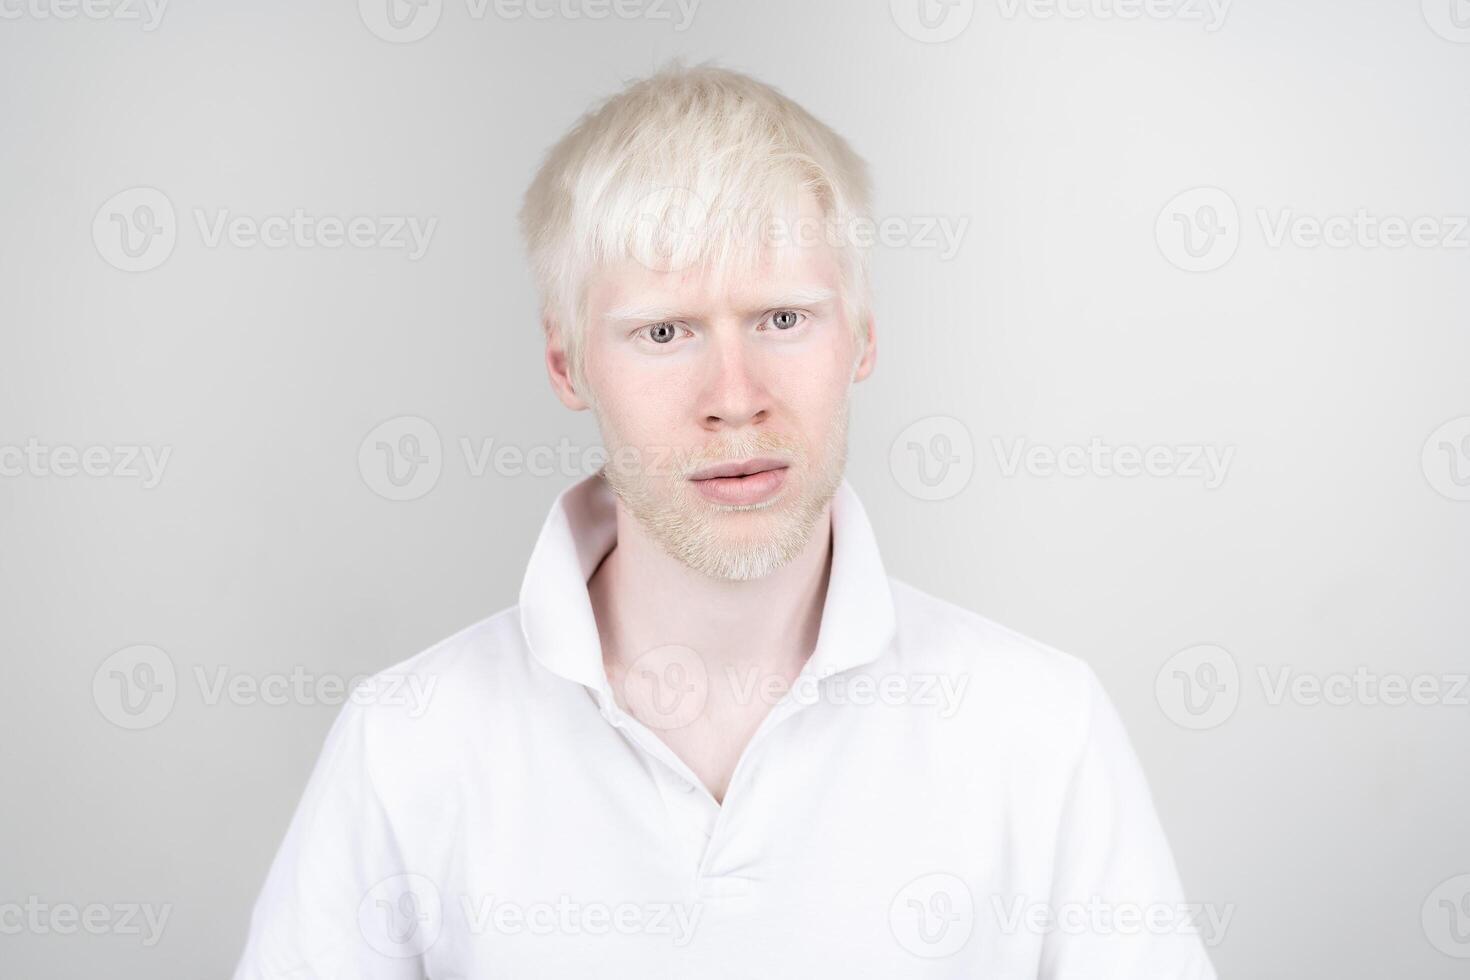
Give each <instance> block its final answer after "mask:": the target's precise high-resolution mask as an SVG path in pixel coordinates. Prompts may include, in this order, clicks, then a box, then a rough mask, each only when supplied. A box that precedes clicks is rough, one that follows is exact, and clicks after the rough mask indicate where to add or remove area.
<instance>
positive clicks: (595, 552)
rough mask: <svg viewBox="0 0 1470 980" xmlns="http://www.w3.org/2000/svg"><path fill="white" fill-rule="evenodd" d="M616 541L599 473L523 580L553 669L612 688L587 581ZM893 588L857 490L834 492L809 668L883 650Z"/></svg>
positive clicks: (529, 631) (577, 490) (891, 624)
mask: <svg viewBox="0 0 1470 980" xmlns="http://www.w3.org/2000/svg"><path fill="white" fill-rule="evenodd" d="M616 540H617V505H616V498H615V497H614V495H613V492H612V490H611V488H609V487H608V485H607V483H606V481H604V480H603V479H602V475H601V474H600V473H595V474H593V475H592V476H589V477H587V478H585V479H583V480H581V481H579V482H577V483H575V484H573V485H572V486H570V487H568V488H567V489H565V490H563V491H562V492H561V493H560V494H559V495H558V496H557V498H556V501H555V502H554V503H553V504H552V505H551V512H550V514H548V515H547V517H546V522H545V524H543V525H542V527H541V534H540V536H539V537H538V538H537V539H536V546H535V548H534V549H533V550H532V552H531V559H530V561H529V563H528V564H527V566H526V575H525V578H524V579H523V580H522V582H521V593H520V621H521V631H522V633H523V634H524V635H525V638H526V644H527V645H528V646H529V647H530V650H531V654H532V656H534V657H535V658H536V659H537V660H538V661H539V662H540V663H541V665H542V666H544V667H545V668H546V669H547V670H549V671H551V672H552V673H554V674H557V675H559V676H561V677H565V678H566V679H568V680H571V681H576V682H577V683H579V684H583V685H586V686H587V687H589V688H591V689H592V690H594V691H597V692H599V693H606V691H607V675H606V673H605V672H604V671H603V667H602V643H601V640H600V638H599V636H598V632H597V620H596V618H595V617H594V615H593V612H592V602H591V600H590V599H589V598H588V595H587V580H588V579H589V578H591V577H592V573H593V572H594V571H595V570H596V569H597V566H598V564H599V563H601V561H602V559H603V558H604V557H606V555H607V553H608V552H609V551H611V550H612V547H613V544H614V543H615V542H616ZM895 622H896V621H895V616H894V608H893V595H892V592H891V591H890V589H889V585H888V575H887V573H886V571H885V570H884V568H883V560H882V556H881V555H880V554H879V551H878V541H877V539H876V538H875V537H874V535H873V527H872V525H871V524H870V523H868V515H867V513H866V512H865V511H864V510H863V505H862V503H861V502H860V501H859V500H858V496H857V492H856V491H855V490H853V488H852V485H851V484H850V483H848V481H847V480H846V479H843V480H842V482H841V484H840V485H839V486H838V488H837V492H836V494H835V495H834V496H833V498H832V568H831V574H830V576H829V577H828V581H827V595H826V599H825V600H824V602H823V605H822V623H821V627H820V629H819V630H818V633H817V647H816V650H815V651H813V653H812V656H811V658H810V660H809V661H808V663H807V665H806V668H805V672H807V673H811V674H813V675H815V676H816V677H819V678H821V677H827V676H829V675H830V674H835V673H837V672H838V671H841V670H847V669H849V668H852V667H858V666H861V665H863V664H866V663H870V662H872V661H873V660H875V659H877V658H878V657H879V656H880V655H881V654H882V653H883V651H884V650H885V649H887V647H888V645H889V643H890V642H891V640H892V638H893V635H894V632H895Z"/></svg>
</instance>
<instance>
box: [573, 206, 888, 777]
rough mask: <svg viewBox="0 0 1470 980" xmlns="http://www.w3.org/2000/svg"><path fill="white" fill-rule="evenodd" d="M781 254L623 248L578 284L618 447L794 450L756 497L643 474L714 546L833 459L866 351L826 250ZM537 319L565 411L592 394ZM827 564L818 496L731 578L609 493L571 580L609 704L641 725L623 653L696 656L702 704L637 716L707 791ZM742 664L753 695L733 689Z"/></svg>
mask: <svg viewBox="0 0 1470 980" xmlns="http://www.w3.org/2000/svg"><path fill="white" fill-rule="evenodd" d="M811 206H812V205H811V202H804V209H805V208H808V207H811ZM783 256H784V257H785V258H787V259H790V261H786V262H774V261H773V262H769V263H763V264H762V269H761V271H759V272H758V273H757V274H756V275H755V276H754V277H751V278H742V279H739V280H738V281H737V280H736V279H735V278H734V277H727V276H722V275H719V274H718V273H714V274H711V273H709V272H708V271H707V270H686V271H680V272H663V271H654V270H651V269H648V268H645V267H643V266H641V265H638V264H636V263H631V262H630V263H624V264H621V265H618V266H615V267H610V268H604V269H601V270H599V271H598V272H597V273H596V274H594V275H593V277H592V278H591V279H590V280H589V281H588V283H587V324H586V332H585V334H584V339H583V348H582V350H583V352H584V362H583V363H584V384H585V385H586V386H587V387H590V388H591V389H592V392H591V394H592V395H593V399H592V401H593V402H595V407H596V410H597V413H598V416H599V424H600V425H601V426H602V427H603V429H604V433H605V434H606V433H608V432H615V433H616V434H617V438H618V440H619V441H620V442H621V443H622V444H624V445H631V446H640V447H641V446H660V447H672V448H673V449H674V451H675V453H676V454H677V453H679V452H687V453H690V454H694V455H695V456H697V458H698V459H699V460H700V461H701V462H724V461H734V460H740V459H742V457H740V456H734V457H731V456H727V455H723V453H722V450H723V447H727V446H737V445H741V444H744V445H750V444H751V443H750V442H749V440H751V439H760V438H772V439H775V440H777V441H775V442H772V443H771V444H772V445H777V444H795V445H797V446H799V447H802V451H801V452H800V453H799V454H798V458H797V459H796V460H795V461H793V464H792V465H791V466H790V467H789V469H788V470H787V476H786V481H785V484H784V486H783V487H782V489H781V491H780V493H779V494H778V496H777V498H776V499H775V500H774V501H773V502H772V503H770V505H769V506H764V507H761V508H759V509H744V510H740V509H733V508H727V507H723V506H720V505H717V504H713V503H711V502H709V501H708V500H705V499H704V498H702V497H700V496H699V495H698V493H697V492H692V491H691V490H690V489H689V487H690V484H689V483H688V481H687V480H686V479H685V477H684V476H683V475H680V474H678V473H674V474H670V475H663V476H659V477H650V478H649V479H648V486H649V488H650V489H649V492H650V493H651V494H653V495H655V499H658V500H659V501H661V503H664V504H665V505H666V506H667V507H669V508H680V507H682V508H691V509H701V508H702V510H700V512H699V515H698V516H699V517H701V518H703V519H707V520H709V521H711V522H713V524H714V527H715V531H716V534H717V535H718V538H719V539H720V540H725V539H728V540H729V541H730V542H731V543H732V546H739V544H740V543H748V542H751V541H759V540H761V539H762V538H763V536H768V535H771V534H774V533H776V531H777V529H778V528H782V527H784V528H788V529H789V528H790V527H791V526H792V521H793V518H792V513H791V511H792V509H793V506H794V505H792V503H791V502H792V501H794V500H796V499H797V498H798V495H799V492H800V490H801V489H802V488H803V487H810V486H811V485H813V483H814V482H819V481H818V477H817V472H818V470H819V468H820V467H821V465H823V464H824V463H829V464H833V465H835V466H837V467H838V469H835V470H834V469H832V468H830V467H829V468H828V470H827V472H828V473H829V474H830V473H831V472H840V460H841V457H840V456H839V458H837V459H835V460H834V459H831V458H829V457H830V456H831V455H832V450H831V444H832V442H833V440H834V438H835V437H836V435H837V434H838V432H840V427H841V426H842V424H843V420H844V419H845V412H846V406H847V399H848V396H849V392H850V388H851V385H852V384H853V383H854V382H856V381H861V380H863V379H864V378H866V377H867V376H868V375H869V374H871V373H872V370H873V364H874V360H875V358H876V353H877V346H876V338H875V331H874V322H873V319H872V317H871V316H868V317H866V318H865V319H864V321H863V329H862V332H861V335H862V338H863V339H860V338H859V333H858V331H856V330H854V329H853V324H852V322H851V321H850V320H849V319H848V316H849V314H848V313H847V311H846V310H845V309H844V305H843V303H842V301H841V299H840V296H841V293H840V266H839V263H838V256H837V254H836V252H835V251H834V250H833V249H832V247H831V246H829V245H827V244H825V243H819V244H813V245H809V246H804V247H791V248H789V249H787V250H786V251H785V252H784V253H783ZM650 313H656V314H657V315H656V316H649V315H648V314H650ZM791 314H797V315H796V316H792V315H791ZM660 325H666V326H660ZM546 327H547V331H546V333H547V341H546V367H547V371H548V373H549V375H550V379H551V384H552V388H553V389H554V390H555V392H556V394H557V396H558V398H560V400H561V401H562V403H563V404H564V405H566V406H567V407H568V408H571V409H573V410H582V409H585V408H589V407H593V406H592V404H591V403H590V402H589V400H588V399H586V398H584V397H583V395H582V394H581V393H579V392H578V391H577V390H576V388H575V387H574V385H573V382H572V374H571V372H570V369H569V367H570V366H569V363H568V357H567V353H566V351H565V349H564V348H563V346H562V344H561V342H560V340H559V338H558V332H557V330H556V329H555V325H554V324H553V323H551V322H549V321H548V322H547V323H546ZM609 448H610V449H611V447H609ZM659 481H664V482H662V483H661V482H659ZM669 481H678V482H679V484H680V485H678V486H670V485H669ZM803 481H805V482H803ZM813 506H815V505H813ZM783 522H785V523H784V524H783ZM830 561H831V502H830V498H828V499H826V501H825V502H824V503H823V504H822V505H821V510H820V516H819V517H818V519H817V520H816V523H815V526H814V528H813V530H812V532H811V533H810V535H809V536H808V537H807V538H806V540H805V542H804V543H803V544H801V545H800V547H799V550H797V551H796V552H795V554H794V555H792V556H791V557H790V558H789V560H786V561H785V562H784V563H783V564H780V566H779V567H776V568H774V569H773V570H771V571H770V572H769V574H765V575H763V576H761V577H756V578H748V579H744V580H734V579H728V578H721V577H718V576H712V575H710V574H707V573H706V572H704V571H701V570H697V569H695V568H692V567H690V565H689V564H687V563H686V562H684V561H682V560H680V559H679V558H677V557H675V556H674V555H673V554H671V553H670V552H669V550H668V549H667V548H666V547H665V546H664V544H663V543H662V542H661V541H660V540H658V539H656V538H655V537H654V536H652V535H650V534H649V533H648V532H647V530H646V529H645V527H644V526H643V524H642V523H641V522H640V520H639V519H638V518H637V517H636V516H635V515H633V514H632V513H630V512H629V509H628V507H626V506H625V504H624V502H623V500H622V499H619V500H618V503H617V543H616V545H615V547H614V548H613V550H612V551H611V552H610V553H609V554H608V556H607V557H606V558H605V559H604V560H603V562H602V563H601V565H600V566H599V567H598V568H597V570H596V571H595V572H594V573H593V575H592V578H591V579H590V580H589V582H588V594H589V597H590V599H591V602H592V607H593V611H594V614H595V616H596V619H597V626H598V632H599V633H600V635H601V641H602V650H603V663H604V668H605V670H606V672H607V677H608V681H609V684H610V685H611V687H612V689H613V691H614V692H615V693H616V694H617V696H618V697H619V701H620V703H623V707H624V709H625V710H628V711H629V713H630V714H633V715H634V716H635V717H639V718H640V720H644V721H652V720H651V719H645V718H642V717H641V715H640V710H639V707H640V706H639V703H638V702H637V699H633V703H632V704H628V703H625V699H624V698H623V696H622V692H624V691H626V690H628V688H626V686H625V684H626V682H628V681H629V679H630V667H633V666H634V665H635V664H636V662H637V661H638V658H639V656H640V655H641V654H644V653H646V652H647V651H649V650H652V649H654V648H658V647H661V646H663V645H666V644H679V645H681V646H683V647H687V648H690V649H692V650H694V651H697V652H698V656H699V657H700V658H701V659H702V660H703V662H704V665H705V667H706V668H707V674H706V676H707V684H708V689H707V697H706V698H705V700H704V703H703V707H702V710H700V711H699V713H698V715H697V716H696V717H693V718H692V719H689V720H687V722H685V721H682V720H681V721H680V723H679V724H677V725H676V726H673V727H671V726H669V725H667V724H665V725H659V724H654V723H650V724H649V727H650V729H651V730H653V731H655V732H656V733H657V734H658V735H659V737H660V738H662V739H663V740H664V741H665V743H666V744H668V746H669V747H670V748H671V749H672V750H673V751H674V753H675V754H676V755H677V756H678V757H679V758H680V759H682V760H683V761H684V762H685V763H686V764H687V765H688V766H689V768H690V769H691V770H692V771H693V772H694V774H695V775H697V776H698V777H699V779H700V780H701V781H702V782H703V784H704V786H705V788H706V789H707V790H708V791H709V792H710V794H711V795H712V796H713V797H714V799H715V800H716V801H718V802H723V799H724V796H725V792H726V790H727V789H728V788H729V785H730V779H731V776H732V775H733V773H734V770H735V767H736V764H737V763H738V761H739V759H740V756H741V754H742V752H743V751H744V749H745V746H746V744H747V743H748V742H749V740H750V738H751V736H752V735H753V734H754V733H755V731H756V729H757V727H758V726H759V725H760V722H761V720H762V719H763V718H764V717H765V716H766V714H767V713H768V712H769V710H770V708H771V706H772V703H773V699H772V697H771V696H770V694H769V692H771V691H778V690H782V689H784V687H785V686H787V685H789V684H790V683H791V682H792V681H794V680H795V678H796V677H797V676H798V675H799V674H800V672H801V670H802V667H803V666H804V665H805V663H806V661H807V659H808V658H809V657H810V656H811V653H812V650H813V649H814V647H815V646H816V642H817V635H818V630H819V628H820V625H821V615H822V606H823V602H824V600H825V598H826V592H827V578H828V572H829V567H830ZM752 678H756V679H758V680H760V681H761V683H762V685H763V687H762V688H761V690H762V691H764V692H766V693H763V694H760V695H758V696H754V697H752V696H751V695H750V691H751V687H750V686H749V685H750V682H751V680H752Z"/></svg>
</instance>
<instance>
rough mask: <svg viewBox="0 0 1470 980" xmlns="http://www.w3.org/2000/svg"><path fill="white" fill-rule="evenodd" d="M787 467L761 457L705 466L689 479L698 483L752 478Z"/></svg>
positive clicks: (782, 461)
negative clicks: (734, 478)
mask: <svg viewBox="0 0 1470 980" xmlns="http://www.w3.org/2000/svg"><path fill="white" fill-rule="evenodd" d="M787 465H788V464H787V463H786V462H785V461H784V460H779V459H769V458H764V457H762V458H759V459H748V460H745V461H744V462H736V463H720V464H718V465H716V466H706V467H705V468H704V469H701V470H696V471H695V472H694V474H693V475H692V476H690V477H689V479H691V480H694V481H696V482H698V481H700V480H718V479H722V478H729V477H740V476H754V475H755V474H757V473H765V472H767V471H769V470H779V469H785V468H786V466H787Z"/></svg>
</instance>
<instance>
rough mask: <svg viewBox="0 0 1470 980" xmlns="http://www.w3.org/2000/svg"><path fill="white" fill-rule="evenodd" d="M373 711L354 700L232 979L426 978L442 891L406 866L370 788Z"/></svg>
mask: <svg viewBox="0 0 1470 980" xmlns="http://www.w3.org/2000/svg"><path fill="white" fill-rule="evenodd" d="M367 722H368V713H367V710H366V709H365V708H364V707H362V706H360V705H357V704H355V703H353V702H351V701H349V702H348V703H347V704H346V705H345V706H344V707H343V709H342V710H341V712H340V713H339V714H338V716H337V718H336V720H335V721H334V722H333V724H332V727H331V729H330V731H329V732H328V733H327V737H326V741H325V744H324V745H323V747H322V751H321V755H320V757H319V758H318V759H317V762H316V766H315V767H314V768H313V770H312V773H311V778H310V780H309V782H308V783H307V787H306V791H305V793H304V794H303V796H302V799H301V802H300V804H298V806H297V808H296V812H295V814H294V816H293V817H292V819H291V824H290V827H289V828H288V830H287V831H286V837H285V840H284V842H283V843H282V844H281V847H280V850H279V851H278V852H277V854H276V857H275V860H274V861H273V862H272V864H271V868H270V872H269V874H268V875H267V877H266V881H265V885H264V887H263V888H262V889H261V892H260V895H259V897H258V898H257V899H256V902H255V907H254V910H253V912H252V913H251V917H250V930H249V935H248V937H247V939H246V943H245V951H244V954H243V955H242V957H241V959H240V961H239V964H238V965H237V967H236V969H235V973H234V980H277V978H286V977H289V978H291V980H306V978H312V980H316V978H324V980H339V978H340V980H347V978H351V980H423V978H424V977H425V976H426V973H425V970H424V966H423V960H422V953H423V950H424V948H425V946H426V944H427V943H430V942H432V941H433V938H434V936H435V935H436V926H437V922H436V916H437V915H438V909H437V894H435V893H434V892H433V888H432V885H430V884H428V883H427V882H426V881H425V880H424V879H422V878H421V877H419V876H417V875H409V874H406V873H405V872H404V869H403V867H402V859H401V857H400V852H399V848H398V846H397V843H396V841H395V839H394V835H393V828H392V826H391V824H390V821H389V818H388V815H387V813H386V812H385V810H384V807H383V804H382V801H381V800H380V799H379V796H378V793H377V791H376V789H375V788H374V785H373V778H372V773H371V771H370V767H369V762H370V759H369V753H368V744H367V743H368V734H369V731H368V725H367Z"/></svg>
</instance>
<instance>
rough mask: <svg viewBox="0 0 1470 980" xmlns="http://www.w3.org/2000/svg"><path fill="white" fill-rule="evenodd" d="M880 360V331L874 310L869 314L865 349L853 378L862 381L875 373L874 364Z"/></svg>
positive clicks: (864, 334) (864, 335)
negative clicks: (878, 330)
mask: <svg viewBox="0 0 1470 980" xmlns="http://www.w3.org/2000/svg"><path fill="white" fill-rule="evenodd" d="M877 360H878V332H877V322H876V321H875V320H874V318H873V314H872V312H869V313H868V315H867V329H865V330H864V331H863V350H862V355H861V356H860V357H859V359H858V364H857V370H856V371H855V372H853V376H852V380H853V381H861V380H863V379H864V378H866V377H867V376H868V375H870V374H872V373H873V365H874V364H875V363H876V362H877Z"/></svg>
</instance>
